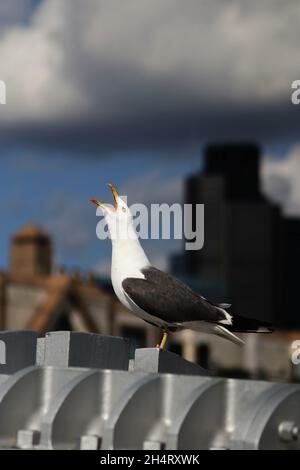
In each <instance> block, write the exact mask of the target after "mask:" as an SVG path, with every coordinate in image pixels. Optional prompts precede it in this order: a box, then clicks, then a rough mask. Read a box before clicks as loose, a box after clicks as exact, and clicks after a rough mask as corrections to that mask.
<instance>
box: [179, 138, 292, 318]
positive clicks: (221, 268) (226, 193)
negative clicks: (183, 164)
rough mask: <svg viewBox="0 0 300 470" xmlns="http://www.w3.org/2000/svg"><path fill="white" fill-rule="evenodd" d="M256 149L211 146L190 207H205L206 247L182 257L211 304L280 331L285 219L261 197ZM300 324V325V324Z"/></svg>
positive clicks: (189, 196)
mask: <svg viewBox="0 0 300 470" xmlns="http://www.w3.org/2000/svg"><path fill="white" fill-rule="evenodd" d="M259 165H260V151H259V148H258V147H257V146H255V145H252V144H249V145H244V144H243V145H239V144H236V145H211V146H209V147H208V148H207V149H206V152H205V161H204V169H203V172H201V173H199V174H196V175H193V176H191V177H190V178H188V180H187V182H186V197H185V202H186V203H193V204H195V203H201V204H204V205H205V243H204V248H203V249H202V250H201V251H197V252H196V251H187V252H185V255H184V265H185V270H186V273H187V274H188V275H189V276H190V277H192V278H194V279H195V278H197V280H198V281H199V288H200V290H201V291H202V292H203V294H204V295H205V294H206V295H207V296H208V297H209V298H210V299H211V300H215V301H225V302H230V303H232V311H233V312H236V313H239V314H241V315H246V316H252V317H255V316H256V317H257V318H259V319H265V320H269V321H271V322H273V323H274V324H275V325H278V326H282V325H283V324H285V323H286V321H284V318H285V320H286V318H287V315H288V314H287V311H286V309H287V302H286V298H287V285H286V284H287V282H286V272H287V256H286V251H285V250H286V247H285V242H284V241H285V237H286V224H287V222H286V219H284V217H283V216H282V215H281V212H280V210H279V208H278V207H277V206H276V205H274V204H272V203H271V202H269V201H268V200H266V199H265V197H264V196H263V195H262V193H261V192H260V180H259ZM299 323H300V321H299Z"/></svg>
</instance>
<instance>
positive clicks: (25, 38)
mask: <svg viewBox="0 0 300 470" xmlns="http://www.w3.org/2000/svg"><path fill="white" fill-rule="evenodd" d="M299 22H300V9H299V3H298V0H286V1H285V2H282V1H281V0H280V1H279V0H273V1H272V3H271V2H270V1H267V0H265V1H264V0H259V1H258V0H255V1H253V2H251V3H246V2H244V1H242V0H229V1H226V2H224V1H221V0H211V1H209V2H207V1H202V2H199V0H187V1H185V2H182V1H181V0H164V1H163V2H162V1H161V0H127V1H126V2H125V1H123V0H109V1H107V0H85V1H84V2H83V1H82V0H64V1H63V2H62V1H61V0H43V2H42V4H41V6H40V8H39V9H37V11H36V13H35V15H34V18H33V20H32V22H31V24H30V25H29V26H26V27H21V26H19V27H13V28H11V29H10V30H8V31H7V32H6V34H4V35H3V36H2V37H1V39H0V57H1V79H4V80H5V81H6V82H7V95H8V97H7V100H8V105H7V107H6V110H5V113H2V115H1V121H0V122H2V124H6V125H8V126H16V125H25V124H26V125H39V126H41V125H43V124H44V125H46V124H52V125H58V126H59V125H62V124H64V125H69V126H71V125H72V124H74V123H76V122H77V123H78V122H80V123H81V125H83V126H84V125H86V126H88V124H89V125H92V124H95V123H96V125H97V126H96V127H97V129H98V130H99V132H102V133H103V134H105V133H110V132H112V133H113V132H114V130H116V129H117V130H119V131H120V130H122V129H123V128H125V129H128V128H130V129H131V132H133V133H134V132H135V133H136V137H138V133H139V130H138V128H139V126H143V125H144V126H145V127H148V128H149V126H150V123H151V125H152V126H151V127H150V128H151V131H149V135H148V137H149V138H150V139H151V132H152V133H153V136H154V135H155V134H159V133H161V134H164V133H166V132H167V130H168V129H170V128H172V129H173V133H172V135H173V138H176V135H175V134H174V129H176V123H178V122H180V126H177V132H179V128H180V129H181V131H180V132H184V133H185V135H186V138H189V137H190V134H193V132H194V131H195V129H193V126H194V127H196V128H197V129H198V127H199V128H201V129H202V128H203V129H204V130H205V126H206V125H207V121H209V120H210V119H213V117H214V116H215V115H216V114H218V113H220V114H221V115H222V113H225V114H226V115H228V116H229V115H230V116H232V115H233V114H234V113H235V112H237V113H239V112H240V113H241V114H240V119H239V121H238V122H239V123H240V127H241V128H242V123H243V120H244V122H245V126H244V129H247V128H248V127H251V126H254V127H255V126H257V129H260V128H262V129H264V130H266V129H265V128H268V131H269V132H270V131H271V129H272V125H271V124H270V123H269V122H268V119H267V116H268V112H269V113H271V111H272V109H273V108H272V107H273V106H275V107H276V106H279V107H280V106H281V105H282V103H286V106H287V107H289V106H290V98H289V95H290V84H291V82H292V81H293V80H295V79H296V78H299V77H298V75H299V53H298V31H299ZM255 107H258V111H257V112H258V113H260V121H259V120H258V118H257V115H256V114H255V112H256V111H255ZM288 109H289V108H288ZM245 111H247V112H245ZM252 113H254V116H252V117H251V114H252ZM271 115H272V113H271ZM241 116H242V118H241ZM273 116H275V114H273ZM87 120H89V122H88V123H87ZM249 120H250V121H251V126H247V125H246V123H248V124H249ZM223 121H224V126H228V125H229V122H230V119H226V120H224V119H223ZM258 121H259V122H258ZM143 122H144V124H143ZM212 122H214V121H212ZM273 124H274V123H273ZM172 126H173V127H172ZM182 128H183V131H182ZM215 128H218V124H217V123H216V122H215ZM219 130H220V131H221V129H219ZM236 132H237V130H236Z"/></svg>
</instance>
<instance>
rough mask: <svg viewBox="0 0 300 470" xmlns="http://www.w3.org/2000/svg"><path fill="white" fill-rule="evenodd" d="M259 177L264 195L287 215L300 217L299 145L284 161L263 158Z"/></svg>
mask: <svg viewBox="0 0 300 470" xmlns="http://www.w3.org/2000/svg"><path fill="white" fill-rule="evenodd" d="M261 175H262V185H263V190H264V192H265V194H266V195H267V196H268V197H270V199H272V200H273V201H275V202H277V203H280V204H281V205H282V207H283V210H284V212H285V213H286V214H287V215H291V216H300V145H297V146H295V147H294V148H293V149H292V150H291V151H290V153H289V154H288V155H287V156H286V158H284V159H274V158H265V159H264V160H263V163H262V168H261Z"/></svg>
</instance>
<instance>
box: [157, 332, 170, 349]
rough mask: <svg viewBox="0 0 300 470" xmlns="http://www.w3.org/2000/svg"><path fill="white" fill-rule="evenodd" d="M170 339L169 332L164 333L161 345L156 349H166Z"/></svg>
mask: <svg viewBox="0 0 300 470" xmlns="http://www.w3.org/2000/svg"><path fill="white" fill-rule="evenodd" d="M168 337H169V332H168V331H164V334H163V337H162V340H161V342H160V344H158V345H157V346H156V347H157V348H159V349H164V347H165V346H166V344H167V341H168Z"/></svg>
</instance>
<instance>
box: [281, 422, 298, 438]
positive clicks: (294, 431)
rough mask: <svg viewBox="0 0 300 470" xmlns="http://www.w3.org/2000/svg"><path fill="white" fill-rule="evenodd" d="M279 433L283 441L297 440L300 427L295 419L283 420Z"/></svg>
mask: <svg viewBox="0 0 300 470" xmlns="http://www.w3.org/2000/svg"><path fill="white" fill-rule="evenodd" d="M278 434H279V437H280V439H281V440H282V441H285V442H292V441H296V440H297V439H298V435H299V428H298V426H297V424H296V423H294V422H293V421H282V422H281V423H280V424H279V426H278Z"/></svg>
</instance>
